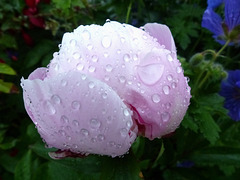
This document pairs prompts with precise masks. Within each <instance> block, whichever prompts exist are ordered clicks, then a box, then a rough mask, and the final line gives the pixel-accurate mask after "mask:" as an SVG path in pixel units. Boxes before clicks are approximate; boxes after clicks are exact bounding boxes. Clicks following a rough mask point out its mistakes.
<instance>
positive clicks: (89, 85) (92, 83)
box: [88, 81, 95, 89]
mask: <svg viewBox="0 0 240 180" xmlns="http://www.w3.org/2000/svg"><path fill="white" fill-rule="evenodd" d="M88 87H89V88H90V89H92V88H94V87H95V84H94V82H92V81H91V82H89V84H88Z"/></svg>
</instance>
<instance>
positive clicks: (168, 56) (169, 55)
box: [167, 54, 173, 62]
mask: <svg viewBox="0 0 240 180" xmlns="http://www.w3.org/2000/svg"><path fill="white" fill-rule="evenodd" d="M167 59H168V61H170V62H171V61H173V58H172V56H171V54H168V55H167Z"/></svg>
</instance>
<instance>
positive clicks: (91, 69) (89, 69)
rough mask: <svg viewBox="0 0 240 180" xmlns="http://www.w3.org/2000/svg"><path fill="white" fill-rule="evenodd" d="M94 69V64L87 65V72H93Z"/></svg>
mask: <svg viewBox="0 0 240 180" xmlns="http://www.w3.org/2000/svg"><path fill="white" fill-rule="evenodd" d="M95 70H96V68H95V67H94V66H89V67H88V71H89V72H94V71H95Z"/></svg>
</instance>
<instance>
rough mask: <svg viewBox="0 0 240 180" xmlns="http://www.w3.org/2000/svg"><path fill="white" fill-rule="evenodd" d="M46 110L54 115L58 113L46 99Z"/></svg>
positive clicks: (44, 105)
mask: <svg viewBox="0 0 240 180" xmlns="http://www.w3.org/2000/svg"><path fill="white" fill-rule="evenodd" d="M43 107H44V110H45V111H46V112H48V114H50V115H53V114H55V113H56V109H55V108H54V107H53V105H52V103H51V102H50V101H44V103H43Z"/></svg>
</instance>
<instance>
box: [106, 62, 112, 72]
mask: <svg viewBox="0 0 240 180" xmlns="http://www.w3.org/2000/svg"><path fill="white" fill-rule="evenodd" d="M105 69H106V71H107V72H111V71H112V69H113V67H112V65H111V64H107V65H106V68H105Z"/></svg>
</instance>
